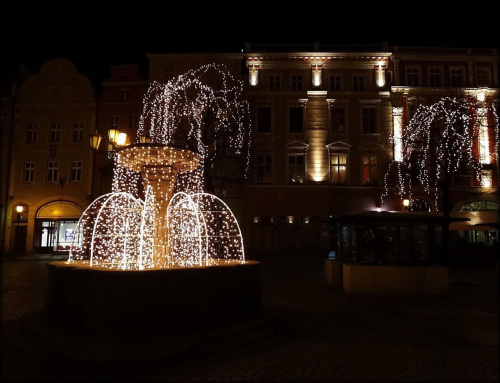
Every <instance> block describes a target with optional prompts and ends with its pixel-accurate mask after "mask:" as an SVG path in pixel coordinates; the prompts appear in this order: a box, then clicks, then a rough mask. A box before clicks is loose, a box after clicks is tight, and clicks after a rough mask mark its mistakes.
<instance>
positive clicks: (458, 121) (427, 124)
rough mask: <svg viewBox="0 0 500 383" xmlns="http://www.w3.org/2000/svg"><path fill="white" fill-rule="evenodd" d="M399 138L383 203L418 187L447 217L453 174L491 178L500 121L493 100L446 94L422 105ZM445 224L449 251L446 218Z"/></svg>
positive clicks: (481, 182)
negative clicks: (486, 174) (398, 152)
mask: <svg viewBox="0 0 500 383" xmlns="http://www.w3.org/2000/svg"><path fill="white" fill-rule="evenodd" d="M398 137H399V136H398ZM399 139H400V140H401V142H399V143H398V145H395V147H398V148H402V153H401V156H400V157H399V158H400V159H401V160H400V161H396V160H394V161H392V163H391V164H390V165H389V168H388V170H387V172H386V174H385V192H384V194H383V195H382V202H383V200H384V198H386V197H387V196H388V195H389V193H390V192H391V191H394V192H395V193H396V194H397V195H399V196H400V197H401V198H408V199H410V201H411V200H412V194H413V193H414V192H415V190H418V191H419V192H422V191H423V192H424V193H427V194H429V195H433V199H434V205H435V209H436V211H439V210H442V212H443V217H444V218H449V217H450V215H451V209H452V202H451V198H450V191H451V190H450V189H451V186H452V180H453V177H454V175H457V174H465V173H466V174H472V175H473V177H474V179H475V183H476V184H477V185H481V186H485V185H484V183H485V182H491V178H490V179H489V180H486V179H483V177H484V174H483V176H482V170H483V169H485V168H488V167H489V166H490V165H489V164H490V163H492V162H494V161H495V160H496V159H497V157H498V119H497V115H496V112H495V108H494V106H493V105H492V103H491V102H489V103H487V102H484V101H483V100H480V99H478V98H475V97H463V98H449V97H445V98H442V99H441V100H440V101H438V102H436V103H435V104H433V105H430V106H425V105H420V106H419V108H418V109H417V111H416V112H415V114H414V115H413V117H412V119H411V120H410V122H409V123H408V125H407V126H406V127H405V128H404V129H403V132H402V134H401V136H400V138H399ZM395 158H398V157H397V156H396V153H395ZM444 222H445V224H444V226H443V250H444V251H446V246H447V244H448V224H446V222H448V221H446V220H445V221H444Z"/></svg>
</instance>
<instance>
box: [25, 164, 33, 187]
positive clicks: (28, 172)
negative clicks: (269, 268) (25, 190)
mask: <svg viewBox="0 0 500 383" xmlns="http://www.w3.org/2000/svg"><path fill="white" fill-rule="evenodd" d="M33 181H35V163H34V162H32V161H27V162H25V163H24V170H23V182H26V183H31V182H33Z"/></svg>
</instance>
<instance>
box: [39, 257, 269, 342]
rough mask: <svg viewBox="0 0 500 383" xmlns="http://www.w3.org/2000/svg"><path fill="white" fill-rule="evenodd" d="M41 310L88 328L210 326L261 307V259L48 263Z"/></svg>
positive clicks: (55, 318) (185, 328)
mask: <svg viewBox="0 0 500 383" xmlns="http://www.w3.org/2000/svg"><path fill="white" fill-rule="evenodd" d="M48 268H49V284H48V288H47V293H46V302H45V303H46V305H45V312H44V314H45V315H46V316H47V317H48V318H49V319H50V320H51V321H53V322H56V323H59V324H61V325H65V326H69V327H72V328H74V327H78V326H81V328H86V329H99V328H101V329H103V330H105V331H109V330H112V329H115V330H117V331H122V330H124V329H125V330H126V329H129V330H132V329H133V330H134V331H137V330H139V331H141V329H144V330H145V331H147V330H148V329H151V328H158V327H161V328H162V329H164V330H167V331H171V332H172V333H179V332H186V331H192V330H203V329H208V328H214V327H217V326H218V325H221V324H227V323H229V322H235V321H238V320H240V319H242V318H246V317H250V316H252V315H254V314H256V313H258V312H260V311H261V309H262V303H261V295H262V286H261V280H260V262H257V261H225V260H221V261H217V260H212V261H211V263H210V264H209V265H207V266H195V267H170V268H153V269H146V270H117V269H109V268H104V267H95V266H93V267H90V266H88V264H85V263H84V262H78V261H71V262H69V261H60V262H51V263H49V264H48Z"/></svg>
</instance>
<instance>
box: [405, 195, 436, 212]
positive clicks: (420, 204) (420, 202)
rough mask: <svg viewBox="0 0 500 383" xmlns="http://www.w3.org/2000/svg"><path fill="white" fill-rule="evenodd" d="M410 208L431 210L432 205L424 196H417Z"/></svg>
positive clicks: (413, 209)
mask: <svg viewBox="0 0 500 383" xmlns="http://www.w3.org/2000/svg"><path fill="white" fill-rule="evenodd" d="M410 210H412V211H426V212H431V211H432V207H431V204H430V203H429V201H427V200H426V199H424V198H415V199H413V200H412V201H411V206H410Z"/></svg>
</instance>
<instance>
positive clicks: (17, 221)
mask: <svg viewBox="0 0 500 383" xmlns="http://www.w3.org/2000/svg"><path fill="white" fill-rule="evenodd" d="M23 211H24V206H23V205H21V204H19V205H16V212H17V219H16V237H15V238H16V242H15V246H14V257H17V251H18V249H19V222H20V220H21V213H22V212H23Z"/></svg>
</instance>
